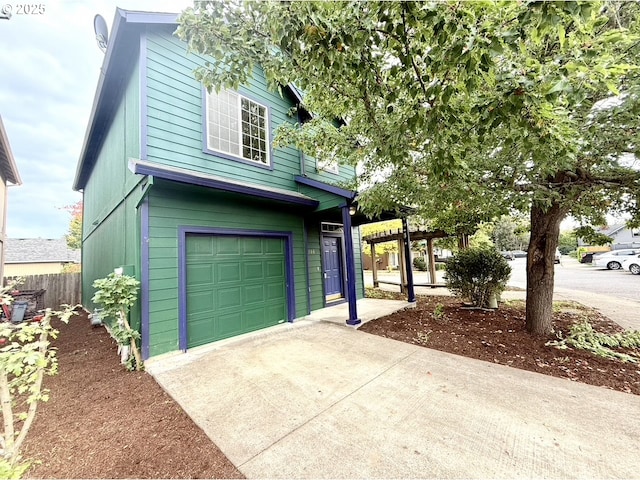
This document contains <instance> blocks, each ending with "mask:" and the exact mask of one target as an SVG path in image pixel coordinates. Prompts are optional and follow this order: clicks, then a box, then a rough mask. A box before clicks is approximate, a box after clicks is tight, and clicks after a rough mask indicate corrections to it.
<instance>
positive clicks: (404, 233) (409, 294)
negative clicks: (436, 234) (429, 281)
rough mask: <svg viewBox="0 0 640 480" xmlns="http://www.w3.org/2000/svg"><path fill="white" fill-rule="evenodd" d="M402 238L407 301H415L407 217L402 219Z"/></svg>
mask: <svg viewBox="0 0 640 480" xmlns="http://www.w3.org/2000/svg"><path fill="white" fill-rule="evenodd" d="M402 240H403V243H404V257H405V264H406V266H407V301H408V302H411V303H413V302H415V301H416V294H415V291H414V288H413V265H411V239H410V238H409V222H408V221H407V217H404V218H403V219H402Z"/></svg>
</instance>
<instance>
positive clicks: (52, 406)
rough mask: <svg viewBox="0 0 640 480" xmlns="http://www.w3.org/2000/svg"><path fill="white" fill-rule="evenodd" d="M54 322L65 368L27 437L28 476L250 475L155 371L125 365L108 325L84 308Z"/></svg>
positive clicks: (51, 382)
mask: <svg viewBox="0 0 640 480" xmlns="http://www.w3.org/2000/svg"><path fill="white" fill-rule="evenodd" d="M54 325H55V326H56V328H59V330H60V336H59V337H58V339H57V340H55V341H54V344H55V345H56V346H57V347H58V358H59V374H58V375H57V376H54V377H48V378H47V379H46V380H45V387H46V388H49V389H50V390H51V395H50V399H49V401H48V402H46V403H41V404H40V406H39V408H38V414H37V417H36V420H35V422H34V424H33V426H32V428H31V430H30V432H29V435H28V437H27V440H26V442H25V444H24V448H23V451H22V455H23V457H24V458H25V459H29V460H35V461H37V463H36V464H35V465H34V466H33V467H32V468H31V469H30V470H29V471H28V472H27V475H26V476H27V477H30V478H244V476H243V475H242V474H241V473H240V472H239V471H238V470H237V469H236V468H235V467H234V466H233V464H232V463H231V462H230V461H229V460H228V459H227V458H226V457H225V456H224V454H222V452H221V451H220V450H219V449H218V447H216V445H214V444H213V443H212V442H211V440H209V438H208V437H207V436H206V435H205V434H204V432H203V431H202V430H201V429H200V428H199V427H198V426H196V425H195V424H194V423H193V421H192V420H191V419H190V418H189V417H188V416H187V414H186V413H184V411H183V410H182V409H181V408H180V407H179V406H178V404H177V403H176V402H174V401H173V399H172V398H171V397H169V396H168V395H167V394H166V393H165V392H164V391H163V390H162V389H161V388H160V386H159V385H158V384H157V383H156V382H155V380H154V379H153V378H152V377H151V376H150V375H149V374H147V373H144V372H127V371H126V370H125V369H124V367H123V366H121V365H120V363H119V358H118V356H117V355H116V344H115V342H114V341H113V340H112V339H111V337H110V336H109V334H108V333H107V332H106V331H105V329H104V328H101V327H98V328H93V327H91V326H90V324H89V321H88V319H87V317H86V315H85V314H82V315H80V316H78V317H74V318H72V319H71V322H70V323H69V324H68V325H64V324H62V323H61V322H57V323H54Z"/></svg>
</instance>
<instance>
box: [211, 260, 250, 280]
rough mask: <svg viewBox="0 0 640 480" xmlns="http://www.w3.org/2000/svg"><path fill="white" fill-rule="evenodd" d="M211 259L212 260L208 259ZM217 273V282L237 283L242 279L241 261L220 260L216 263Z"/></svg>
mask: <svg viewBox="0 0 640 480" xmlns="http://www.w3.org/2000/svg"><path fill="white" fill-rule="evenodd" d="M208 261H211V260H208ZM215 267H216V272H217V273H218V275H217V283H218V284H223V283H236V282H238V281H240V280H241V279H242V277H241V275H240V272H241V268H240V262H238V261H233V262H229V261H227V262H220V263H217V264H216V265H215Z"/></svg>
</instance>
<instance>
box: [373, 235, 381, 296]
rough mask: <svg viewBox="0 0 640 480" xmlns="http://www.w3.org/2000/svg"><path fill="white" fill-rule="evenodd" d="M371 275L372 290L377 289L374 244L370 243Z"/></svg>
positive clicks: (376, 265)
mask: <svg viewBox="0 0 640 480" xmlns="http://www.w3.org/2000/svg"><path fill="white" fill-rule="evenodd" d="M371 273H373V288H378V287H379V286H380V284H379V283H378V262H377V261H376V244H375V242H371Z"/></svg>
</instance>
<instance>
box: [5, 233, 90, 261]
mask: <svg viewBox="0 0 640 480" xmlns="http://www.w3.org/2000/svg"><path fill="white" fill-rule="evenodd" d="M4 245H5V263H46V262H56V263H57V262H60V263H62V262H71V263H80V250H72V249H70V248H69V247H67V241H66V240H65V239H64V238H7V240H6V242H5V244H4Z"/></svg>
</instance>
